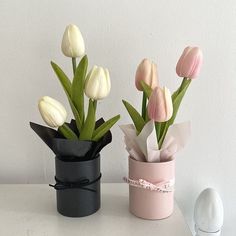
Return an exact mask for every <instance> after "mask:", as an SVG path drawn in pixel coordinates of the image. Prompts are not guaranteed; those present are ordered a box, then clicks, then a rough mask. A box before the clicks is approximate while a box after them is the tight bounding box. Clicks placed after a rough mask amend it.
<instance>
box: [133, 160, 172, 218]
mask: <svg viewBox="0 0 236 236" xmlns="http://www.w3.org/2000/svg"><path fill="white" fill-rule="evenodd" d="M174 178H175V160H171V161H168V162H158V163H150V162H140V161H136V160H134V159H133V158H132V157H129V179H130V180H134V181H140V180H141V181H142V180H144V181H146V182H145V183H151V184H153V185H158V184H160V183H164V182H166V183H169V181H170V182H171V183H174ZM129 207H130V212H131V213H132V214H134V215H135V216H137V217H140V218H143V219H151V220H157V219H164V218H167V217H168V216H170V215H171V214H172V213H173V209H174V189H173V188H172V190H169V191H152V190H150V189H149V188H142V187H139V186H134V185H132V184H130V186H129Z"/></svg>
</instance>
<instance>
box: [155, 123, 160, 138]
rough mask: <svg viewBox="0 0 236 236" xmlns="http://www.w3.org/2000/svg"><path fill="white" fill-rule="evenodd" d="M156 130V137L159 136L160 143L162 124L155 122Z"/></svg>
mask: <svg viewBox="0 0 236 236" xmlns="http://www.w3.org/2000/svg"><path fill="white" fill-rule="evenodd" d="M155 130H156V136H157V142H158V140H159V136H160V132H161V123H159V122H155Z"/></svg>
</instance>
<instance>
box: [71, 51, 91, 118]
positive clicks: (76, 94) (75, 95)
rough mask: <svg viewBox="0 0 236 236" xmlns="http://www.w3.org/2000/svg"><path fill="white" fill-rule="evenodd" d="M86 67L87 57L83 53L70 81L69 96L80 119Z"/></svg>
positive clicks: (82, 108) (82, 110) (82, 107)
mask: <svg viewBox="0 0 236 236" xmlns="http://www.w3.org/2000/svg"><path fill="white" fill-rule="evenodd" d="M87 68H88V57H87V56H86V55H85V56H84V57H83V58H82V59H81V61H80V63H79V65H78V66H77V68H76V71H75V76H74V79H73V82H72V88H71V98H72V101H73V104H74V105H75V107H76V109H77V111H78V112H79V114H80V119H81V120H82V121H83V120H84V81H85V76H86V73H87Z"/></svg>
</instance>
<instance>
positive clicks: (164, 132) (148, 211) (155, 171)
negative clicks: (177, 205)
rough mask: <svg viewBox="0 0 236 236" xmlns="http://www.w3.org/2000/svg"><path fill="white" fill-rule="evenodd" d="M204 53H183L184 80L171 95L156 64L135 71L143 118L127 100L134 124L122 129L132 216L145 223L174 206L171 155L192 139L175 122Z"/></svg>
mask: <svg viewBox="0 0 236 236" xmlns="http://www.w3.org/2000/svg"><path fill="white" fill-rule="evenodd" d="M202 57H203V56H202V51H201V50H200V49H199V48H198V47H187V48H185V49H184V51H183V54H182V55H181V57H180V59H179V61H178V63H177V66H176V73H177V75H178V76H179V77H182V78H183V80H182V83H181V85H180V86H179V88H178V89H177V90H176V91H175V92H174V93H173V94H172V95H171V92H170V90H169V89H168V88H166V87H161V86H160V83H159V79H158V74H157V66H156V64H155V63H153V62H152V61H150V60H149V59H144V60H142V62H141V63H140V65H139V66H138V68H137V71H136V76H135V86H136V88H137V89H138V90H139V91H141V92H142V93H143V99H142V112H141V114H140V113H139V112H138V111H137V110H136V109H135V108H134V107H133V106H132V105H131V104H130V103H128V102H127V101H125V100H123V103H124V105H125V107H126V109H127V111H128V113H129V115H130V117H131V119H132V121H133V124H128V125H121V126H120V127H121V129H122V131H123V133H124V135H125V144H126V150H127V151H128V153H129V175H128V177H124V180H125V182H127V183H128V184H129V206H130V212H131V213H133V214H134V215H136V216H138V217H140V218H144V219H152V220H154V219H164V218H166V217H168V216H170V215H171V214H172V212H173V207H174V184H175V156H176V153H177V152H178V151H179V150H180V149H182V148H183V147H184V146H185V144H186V142H187V140H188V137H189V136H190V122H183V123H179V124H174V121H175V118H176V115H177V113H178V110H179V107H180V104H181V101H182V99H183V97H184V95H185V93H186V91H187V89H188V87H189V85H190V83H191V81H192V80H193V79H194V78H196V77H197V76H198V74H199V71H200V68H201V65H202Z"/></svg>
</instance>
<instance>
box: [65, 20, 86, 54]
mask: <svg viewBox="0 0 236 236" xmlns="http://www.w3.org/2000/svg"><path fill="white" fill-rule="evenodd" d="M61 50H62V52H63V54H64V55H65V56H67V57H73V58H76V57H81V56H83V55H84V52H85V46H84V39H83V37H82V34H81V32H80V30H79V28H78V27H77V26H76V25H72V24H71V25H68V26H67V27H66V30H65V32H64V35H63V38H62V43H61Z"/></svg>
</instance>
